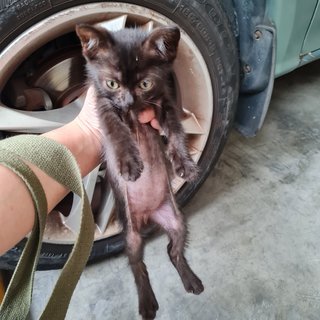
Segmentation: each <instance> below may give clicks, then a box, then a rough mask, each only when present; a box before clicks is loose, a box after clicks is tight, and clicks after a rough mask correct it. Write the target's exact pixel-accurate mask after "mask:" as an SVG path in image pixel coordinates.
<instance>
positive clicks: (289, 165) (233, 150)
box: [32, 63, 320, 320]
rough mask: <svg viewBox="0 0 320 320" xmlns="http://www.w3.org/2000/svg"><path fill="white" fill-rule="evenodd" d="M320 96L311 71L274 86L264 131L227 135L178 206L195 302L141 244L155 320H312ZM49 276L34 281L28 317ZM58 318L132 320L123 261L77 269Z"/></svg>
mask: <svg viewBox="0 0 320 320" xmlns="http://www.w3.org/2000/svg"><path fill="white" fill-rule="evenodd" d="M319 92H320V64H319V63H317V64H312V65H309V66H307V67H305V68H303V69H300V70H299V71H297V72H294V73H292V74H290V75H288V76H285V77H283V78H281V79H278V80H277V81H276V83H275V90H274V94H273V98H272V103H271V106H270V110H269V112H268V115H267V118H266V122H265V124H264V127H263V130H262V131H261V132H260V133H259V135H258V136H257V137H256V138H254V139H245V138H243V137H241V136H240V135H239V134H237V133H236V132H233V133H232V134H231V137H230V139H229V142H228V144H227V146H226V148H225V150H224V152H223V155H222V158H221V160H220V162H219V164H218V166H217V167H216V169H215V170H214V172H212V173H211V175H210V176H209V177H208V179H207V181H206V182H205V184H204V185H203V187H202V188H201V189H200V190H199V192H198V193H197V195H196V196H195V197H194V198H193V199H192V201H191V202H190V204H189V205H188V206H187V207H186V208H185V212H186V214H187V217H188V221H189V230H190V244H189V248H188V249H187V257H188V259H189V262H190V264H191V266H192V267H193V269H194V270H195V271H196V273H197V274H198V275H199V276H200V277H201V279H202V280H203V283H204V285H205V291H204V292H203V293H202V294H201V295H200V296H193V295H192V294H187V293H186V292H185V291H184V288H183V286H182V283H181V281H180V279H179V277H178V274H177V273H176V271H175V269H174V268H173V267H172V265H171V263H170V262H169V259H168V257H167V254H166V245H167V239H166V237H165V236H160V237H158V238H156V239H155V240H152V241H151V242H150V243H148V245H147V247H146V254H145V260H146V264H147V266H148V270H149V275H150V278H151V281H152V285H153V288H154V291H155V294H156V296H157V299H158V302H159V305H160V309H159V311H158V317H157V319H162V320H171V319H172V320H178V319H183V320H186V319H199V320H213V319H221V320H229V319H230V320H242V319H253V320H256V319H257V320H269V319H278V320H279V319H290V320H298V319H303V320H306V319H310V320H311V319H320V249H319V248H320V236H319V230H320V216H319V206H320V170H319V169H320V99H319ZM58 273H59V271H49V272H38V273H37V275H36V283H35V291H34V303H33V312H32V313H33V314H37V312H38V311H39V309H42V307H43V304H44V303H45V299H46V296H47V295H48V293H49V291H50V290H51V288H52V286H53V283H54V281H55V279H56V277H57V275H58ZM67 319H69V320H71V319H72V320H82V319H86V320H88V319H92V320H93V319H117V320H122V319H125V320H126V319H139V315H138V306H137V295H136V289H135V285H134V280H133V277H132V275H131V272H130V270H129V267H128V264H127V260H126V257H125V256H123V255H121V256H119V257H116V258H114V259H109V260H106V261H103V262H101V263H98V264H96V265H93V266H90V267H88V268H86V270H85V272H84V273H83V275H82V277H81V280H80V282H79V284H78V286H77V288H76V291H75V294H74V296H73V298H72V301H71V305H70V309H69V311H68V315H67Z"/></svg>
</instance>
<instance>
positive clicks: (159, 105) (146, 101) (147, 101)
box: [143, 100, 162, 108]
mask: <svg viewBox="0 0 320 320" xmlns="http://www.w3.org/2000/svg"><path fill="white" fill-rule="evenodd" d="M143 102H144V103H147V104H152V105H154V106H156V107H158V108H162V106H161V104H159V103H156V102H154V101H149V100H143Z"/></svg>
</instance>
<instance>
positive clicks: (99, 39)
mask: <svg viewBox="0 0 320 320" xmlns="http://www.w3.org/2000/svg"><path fill="white" fill-rule="evenodd" d="M76 33H77V35H78V37H79V39H80V41H81V45H82V52H83V54H84V56H85V57H87V58H88V59H93V58H94V57H96V55H97V54H98V53H99V51H101V50H105V49H108V48H110V47H111V46H112V45H113V44H114V40H113V38H112V36H111V34H110V33H109V32H108V31H107V30H105V29H101V28H98V27H93V26H91V25H89V24H78V25H76Z"/></svg>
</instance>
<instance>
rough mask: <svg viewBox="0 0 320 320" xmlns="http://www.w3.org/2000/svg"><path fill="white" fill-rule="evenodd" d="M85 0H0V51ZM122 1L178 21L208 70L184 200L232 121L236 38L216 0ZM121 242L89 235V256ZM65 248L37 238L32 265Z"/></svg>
mask: <svg viewBox="0 0 320 320" xmlns="http://www.w3.org/2000/svg"><path fill="white" fill-rule="evenodd" d="M91 2H95V1H90V0H85V1H84V0H69V1H61V0H50V1H49V0H29V1H0V30H1V38H0V52H1V51H3V50H5V49H6V47H7V46H8V45H9V44H10V43H11V42H12V41H13V40H14V39H16V38H17V37H18V36H19V35H20V34H21V33H22V32H23V31H24V30H26V29H27V28H29V27H32V26H33V25H34V24H36V23H37V22H39V21H41V20H43V19H45V18H47V17H49V16H51V15H53V14H55V13H57V12H59V11H62V10H65V9H67V8H71V7H74V6H77V5H81V4H87V3H91ZM117 2H119V3H120V2H122V1H117ZM125 2H126V3H130V4H137V5H139V6H141V7H145V8H149V9H151V10H154V11H156V12H158V13H160V14H162V15H164V16H165V17H167V18H168V19H170V20H172V21H173V22H174V23H176V24H177V25H178V26H180V27H181V28H182V29H183V30H184V31H185V32H186V33H187V34H188V36H189V37H190V38H191V39H192V41H193V42H194V43H195V45H196V46H197V48H198V50H199V51H200V53H201V55H202V57H203V59H204V61H205V64H206V66H207V69H208V72H209V75H210V80H211V83H212V94H213V106H212V108H213V120H212V124H211V129H210V132H209V134H208V139H207V142H206V145H205V148H204V150H203V152H202V155H201V157H200V159H199V161H198V164H199V167H200V172H201V174H200V176H199V178H198V179H197V180H196V181H195V182H193V183H187V184H185V185H184V186H183V187H182V188H181V189H180V190H179V192H178V193H177V200H178V203H179V204H180V205H184V204H185V203H186V202H187V201H188V200H189V199H190V198H191V197H192V196H193V195H194V194H195V192H196V191H197V190H198V188H199V187H200V186H201V184H202V183H203V182H204V180H205V179H206V177H207V176H208V174H209V172H210V170H211V169H212V167H213V166H214V165H215V164H216V162H217V160H218V158H219V156H220V154H221V152H222V150H223V147H224V145H225V142H226V139H227V137H228V133H229V131H230V128H231V126H232V123H233V118H234V114H235V109H236V105H237V97H238V88H239V61H238V59H239V58H238V49H237V43H236V39H235V36H234V34H233V31H232V28H231V26H230V23H229V20H228V17H227V16H226V14H225V12H224V10H223V9H222V7H221V5H220V3H219V1H217V0H207V1H206V0H196V1H178V0H163V1H157V0H148V1H145V0H134V1H132V0H126V1H125ZM0 64H1V61H0ZM0 72H1V70H0ZM24 243H25V240H23V241H22V242H21V243H19V244H18V245H16V246H15V247H14V248H13V249H11V250H9V251H8V252H7V253H6V254H5V255H3V256H2V257H1V258H0V269H13V268H14V267H15V265H16V264H17V261H18V259H19V256H20V254H21V251H22V249H23V246H24ZM123 247H124V241H123V236H122V235H121V234H119V235H116V236H113V237H108V238H105V239H103V240H98V241H95V243H94V245H93V249H92V252H91V255H90V258H89V262H93V261H96V260H97V259H101V258H104V257H106V256H109V255H113V254H116V253H118V252H121V251H122V249H123ZM71 248H72V245H64V244H52V243H43V247H42V251H41V255H40V260H39V265H38V269H55V268H61V267H62V266H63V264H64V262H65V261H66V259H67V258H68V255H69V253H70V251H71Z"/></svg>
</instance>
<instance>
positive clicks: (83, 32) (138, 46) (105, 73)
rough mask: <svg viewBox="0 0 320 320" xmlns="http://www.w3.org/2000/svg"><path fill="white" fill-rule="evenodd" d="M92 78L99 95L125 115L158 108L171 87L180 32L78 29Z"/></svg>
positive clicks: (170, 30) (167, 30)
mask: <svg viewBox="0 0 320 320" xmlns="http://www.w3.org/2000/svg"><path fill="white" fill-rule="evenodd" d="M76 31H77V34H78V36H79V38H80V40H81V44H82V48H83V55H84V56H85V58H86V60H87V67H88V72H89V77H90V78H91V79H92V80H93V81H94V83H95V86H96V87H97V88H98V90H99V94H100V95H101V96H103V97H105V98H107V99H108V100H109V102H110V103H111V105H112V106H113V107H115V108H117V109H119V110H121V111H123V112H126V111H128V110H129V109H130V110H134V111H136V112H138V111H139V110H140V109H143V108H144V107H145V106H146V105H157V104H159V99H161V97H162V96H164V95H165V94H167V92H168V88H169V87H170V80H169V76H170V72H171V66H172V62H173V61H174V59H175V57H176V54H177V46H178V42H179V39H180V32H179V29H177V28H174V27H173V28H158V29H155V30H153V31H152V32H151V33H147V32H145V31H143V30H141V29H123V30H120V31H117V32H114V33H111V32H108V31H106V30H104V29H100V28H96V27H92V26H89V25H80V26H77V28H76Z"/></svg>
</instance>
